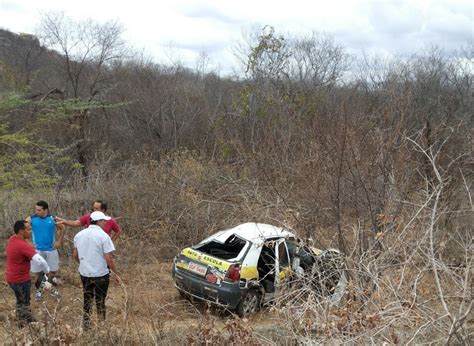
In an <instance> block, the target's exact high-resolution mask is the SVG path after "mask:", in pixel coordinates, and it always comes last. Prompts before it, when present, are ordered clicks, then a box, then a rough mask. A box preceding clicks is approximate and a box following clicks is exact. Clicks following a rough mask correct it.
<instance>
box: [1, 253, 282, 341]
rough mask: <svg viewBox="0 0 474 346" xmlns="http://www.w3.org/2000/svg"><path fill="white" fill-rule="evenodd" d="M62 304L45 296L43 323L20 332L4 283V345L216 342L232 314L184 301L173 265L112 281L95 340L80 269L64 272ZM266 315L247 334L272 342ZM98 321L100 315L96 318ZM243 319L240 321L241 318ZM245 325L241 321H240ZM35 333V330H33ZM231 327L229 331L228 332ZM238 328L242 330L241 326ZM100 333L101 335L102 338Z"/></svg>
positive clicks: (139, 269) (36, 309)
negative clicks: (88, 330) (84, 326)
mask: <svg viewBox="0 0 474 346" xmlns="http://www.w3.org/2000/svg"><path fill="white" fill-rule="evenodd" d="M4 266H5V258H3V260H1V261H0V272H1V273H2V275H3V274H4V271H5V268H4ZM60 276H61V278H62V281H63V283H62V285H61V287H60V292H61V296H62V297H61V299H60V300H59V301H56V300H55V299H54V298H53V297H51V296H50V295H49V294H45V297H44V301H42V302H36V301H34V288H32V294H31V297H32V310H33V314H34V316H35V318H36V319H37V320H38V321H39V322H38V323H36V324H35V325H34V328H36V330H34V331H33V332H32V331H31V330H27V329H26V328H25V329H24V330H18V329H17V328H16V324H15V321H14V316H15V298H14V295H13V292H12V290H11V289H10V288H9V287H8V285H7V284H6V283H5V282H4V283H3V284H2V285H1V288H0V297H1V300H0V320H1V322H2V323H1V325H2V327H0V339H1V340H4V341H5V342H7V343H8V342H11V343H18V342H26V343H28V342H35V340H36V342H40V343H41V342H44V341H45V340H49V341H52V340H53V341H54V340H56V341H59V343H65V344H68V343H82V342H84V343H86V340H88V341H89V342H90V341H97V342H99V340H102V341H104V340H105V341H110V342H111V343H116V342H118V343H128V342H143V343H148V342H154V343H159V344H166V343H183V342H185V343H186V342H189V340H196V338H201V339H202V338H205V339H206V338H207V339H209V338H212V337H213V335H216V336H217V335H220V334H221V333H222V332H226V330H228V328H230V327H226V326H228V324H229V323H231V322H229V321H232V320H235V318H234V317H233V316H232V314H231V313H229V312H226V311H219V310H215V309H209V307H206V306H205V305H203V304H196V303H194V304H191V303H190V302H189V301H188V300H186V299H182V298H181V297H180V295H179V294H178V292H177V290H176V289H175V288H174V286H173V281H172V277H171V263H156V264H147V265H135V266H134V267H133V268H129V269H128V270H126V271H123V272H122V273H121V278H122V280H123V281H122V282H119V283H117V282H112V281H111V286H110V287H109V292H108V296H107V301H106V305H107V321H106V324H105V325H96V326H95V327H93V328H92V333H95V335H88V336H86V335H85V334H84V333H83V332H82V330H81V321H82V302H83V299H82V286H81V282H80V279H79V274H78V272H77V265H75V264H73V263H67V264H66V265H63V267H62V268H61V269H60ZM271 315H272V314H271V312H270V311H268V310H266V311H263V312H261V313H259V314H257V315H255V316H252V317H251V318H250V319H249V320H245V321H244V322H243V323H245V326H243V329H245V330H252V334H255V335H259V338H261V340H266V339H268V340H269V343H272V342H270V339H269V338H273V336H274V331H275V328H276V323H275V321H276V320H275V319H273V318H272V316H271ZM93 318H94V319H93V320H94V321H95V313H94V317H93ZM237 320H238V319H237ZM238 323H240V324H241V323H242V322H238ZM34 328H33V329H34ZM226 328H227V329H226ZM238 328H241V329H242V326H241V325H239V326H238ZM97 333H98V334H97ZM100 334H104V335H100Z"/></svg>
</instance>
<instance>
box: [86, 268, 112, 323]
mask: <svg viewBox="0 0 474 346" xmlns="http://www.w3.org/2000/svg"><path fill="white" fill-rule="evenodd" d="M81 281H82V287H83V292H84V317H83V326H84V328H89V327H90V323H91V322H90V321H91V312H92V305H93V304H94V300H95V305H96V307H97V316H98V317H99V319H102V320H105V298H106V297H107V290H108V289H109V274H107V275H104V276H100V277H96V278H93V277H86V276H82V275H81Z"/></svg>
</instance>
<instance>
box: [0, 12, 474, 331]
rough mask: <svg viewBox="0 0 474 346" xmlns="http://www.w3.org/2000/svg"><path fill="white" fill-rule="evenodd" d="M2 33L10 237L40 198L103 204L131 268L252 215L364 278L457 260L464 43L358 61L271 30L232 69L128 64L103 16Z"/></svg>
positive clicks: (464, 222)
mask: <svg viewBox="0 0 474 346" xmlns="http://www.w3.org/2000/svg"><path fill="white" fill-rule="evenodd" d="M75 25H76V26H75ZM0 35H1V37H2V39H1V40H0V44H1V47H0V69H1V72H2V74H1V78H0V93H1V94H0V97H1V99H0V117H1V120H2V127H0V147H1V148H2V149H1V152H0V168H1V169H0V174H1V176H0V189H1V194H2V200H1V203H2V204H3V206H4V215H3V217H2V218H1V220H0V224H1V225H2V228H3V229H8V228H9V225H10V224H11V223H12V221H13V220H14V219H15V218H16V217H19V215H25V214H26V213H27V212H29V210H30V209H31V208H30V207H31V205H32V203H33V202H34V201H35V200H36V199H38V198H40V197H41V198H42V197H44V196H46V197H45V198H48V199H50V200H51V201H52V202H53V204H52V205H53V207H54V208H55V209H56V211H57V212H58V213H60V214H63V215H64V214H66V216H70V217H75V216H76V215H78V214H79V213H80V212H82V211H83V210H84V208H88V205H89V202H90V201H92V200H93V199H94V198H98V197H100V198H104V199H107V200H108V201H109V203H110V204H111V205H112V210H113V212H114V213H115V214H116V215H119V216H120V217H121V219H120V221H121V223H122V224H123V226H124V228H125V230H126V232H127V233H128V236H129V237H130V239H131V240H133V243H134V246H136V244H137V242H138V244H139V245H140V248H141V249H142V251H143V253H141V254H140V258H142V259H143V258H148V259H154V258H166V259H169V258H171V256H172V255H173V254H174V253H175V251H176V249H178V248H180V247H181V246H183V245H184V244H189V243H194V242H196V241H198V240H200V239H202V238H203V236H204V235H206V234H209V233H211V232H213V231H215V230H217V229H220V228H222V227H228V226H232V225H235V224H236V223H239V222H244V221H249V220H254V221H259V222H267V223H272V224H277V225H284V226H289V227H292V228H294V229H295V230H296V231H297V232H298V233H299V234H300V235H301V236H304V237H308V238H312V239H314V240H315V242H316V244H317V245H318V246H336V247H339V248H340V249H341V250H343V251H344V252H345V253H346V254H348V255H349V254H351V257H350V258H351V259H352V260H353V262H351V261H349V262H348V265H349V266H350V267H351V268H352V269H354V274H353V276H354V279H355V282H358V284H360V285H362V286H364V284H365V283H367V282H368V281H371V282H374V281H376V280H377V278H379V277H380V276H381V275H382V273H383V272H384V271H385V270H386V269H387V266H388V265H394V264H396V263H398V264H402V263H407V262H406V261H415V257H413V256H414V254H415V253H417V252H418V251H420V253H423V254H426V253H429V254H431V255H433V256H436V257H437V256H444V257H443V258H449V260H450V261H451V262H450V263H452V264H453V265H455V264H459V263H464V266H466V262H465V261H466V258H465V252H463V251H464V250H465V249H466V246H471V249H472V221H473V211H474V210H473V204H472V198H471V193H472V183H473V177H474V176H473V173H474V170H473V169H474V160H473V155H472V149H473V138H472V136H473V125H474V123H473V122H474V115H473V114H474V113H473V98H472V93H473V59H474V55H473V53H474V51H473V48H472V45H471V46H469V45H468V46H466V47H460V50H459V51H458V52H449V54H448V52H443V51H441V50H439V49H436V48H432V49H428V50H426V51H424V52H423V53H417V54H415V55H413V56H411V57H408V58H406V57H405V58H399V59H392V60H390V61H388V60H386V61H381V60H380V59H377V58H372V57H364V59H357V58H355V57H351V56H349V55H348V54H347V53H346V52H345V50H344V48H343V47H340V46H338V45H337V44H336V43H335V41H334V40H333V39H332V38H331V37H329V36H325V35H320V34H316V33H314V34H312V35H309V36H307V37H288V36H287V37H283V36H281V35H278V34H277V33H275V31H274V30H273V29H272V28H268V27H266V28H264V29H263V30H262V31H261V32H255V33H254V34H253V35H250V36H249V37H247V39H246V40H245V41H243V42H242V43H241V44H240V46H239V47H238V49H237V54H238V56H239V58H240V59H241V61H242V67H243V70H244V71H245V73H244V74H242V75H241V76H238V77H229V76H219V75H217V74H215V73H213V72H209V73H202V71H193V70H190V69H187V68H185V67H183V66H179V65H177V66H173V67H169V66H161V65H157V64H155V63H153V62H151V61H148V60H147V59H144V58H142V57H140V56H138V55H134V54H131V53H130V52H127V51H126V50H125V48H124V44H123V42H122V41H121V39H120V35H121V28H120V26H119V25H117V24H116V23H113V22H112V23H106V24H104V25H97V24H94V25H91V24H90V23H89V25H82V24H81V25H78V24H74V23H70V22H67V19H65V18H63V17H55V16H50V17H47V18H45V20H44V22H43V27H42V31H41V36H40V38H41V39H42V42H44V44H45V45H44V46H40V44H39V42H38V40H37V39H35V38H32V37H27V38H25V37H19V36H16V35H13V34H11V33H9V32H5V31H0ZM53 49H54V50H53ZM25 135H26V136H27V138H28V140H29V142H20V141H21V140H22V138H23V137H22V136H25ZM12 139H13V140H12ZM25 146H30V147H31V148H34V154H31V153H33V151H28V150H26V151H27V152H29V153H30V155H31V157H30V156H27V157H25V156H21V155H20V156H21V157H20V158H18V157H15V155H18V153H20V152H25ZM59 149H60V150H59ZM32 150H33V149H32ZM53 151H54V154H52V153H53ZM25 158H26V159H27V160H25ZM8 172H10V173H11V172H15V173H14V174H15V175H18V174H23V179H18V180H15V179H12V178H11V177H10V176H9V174H10V173H8ZM41 176H43V177H45V178H47V179H43V180H41V179H39V177H41ZM28 178H30V179H29V180H28ZM25 179H26V182H25ZM21 189H24V190H26V191H27V193H26V194H20V195H19V192H18V191H19V190H21ZM29 208H30V209H29ZM407 231H408V232H407ZM428 231H430V232H431V233H426V232H428ZM428 235H430V237H431V238H430V237H428ZM390 239H391V240H390ZM420 239H424V240H423V241H427V239H431V240H432V241H435V242H436V244H442V246H435V248H433V247H429V246H428V245H429V244H428V243H426V244H425V243H423V242H422V243H420V242H418V241H419V240H420ZM469 239H471V240H470V241H471V243H470V244H471V245H469ZM392 241H393V242H392ZM395 241H397V243H395ZM420 241H421V240H420ZM466 242H467V243H466ZM394 244H397V246H396V247H395V245H394ZM420 244H421V245H420ZM423 244H424V245H423ZM466 244H468V245H466ZM425 245H426V246H428V248H427V250H426V249H425V248H424V247H423V246H425ZM431 245H432V244H431ZM430 249H431V250H430ZM463 249H464V250H463ZM425 250H426V251H425ZM430 251H431V252H430ZM148 255H149V256H148ZM463 256H464V257H463ZM470 258H471V260H470V262H469V265H471V264H472V257H470ZM135 259H136V258H135ZM125 260H129V261H133V260H134V258H127V259H124V261H125ZM375 260H377V261H378V262H377V263H378V264H377V266H374V265H373V263H374V262H373V261H375ZM463 261H464V262H463ZM368 273H369V274H370V275H369V274H368ZM368 278H369V279H368ZM369 286H370V285H369ZM364 287H365V286H364ZM370 287H371V288H370V289H374V288H375V286H370ZM364 292H365V293H366V291H364ZM471 305H472V304H471ZM456 323H457V322H456ZM454 324H455V322H453V325H454ZM453 328H454V327H453ZM456 333H457V332H456ZM456 333H454V332H453V333H452V334H450V335H451V336H450V337H456V335H455V334H456ZM459 340H460V339H459Z"/></svg>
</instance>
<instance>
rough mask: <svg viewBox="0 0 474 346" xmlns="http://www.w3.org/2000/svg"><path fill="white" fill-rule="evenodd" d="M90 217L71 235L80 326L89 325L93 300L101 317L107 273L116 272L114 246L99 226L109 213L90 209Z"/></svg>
mask: <svg viewBox="0 0 474 346" xmlns="http://www.w3.org/2000/svg"><path fill="white" fill-rule="evenodd" d="M90 218H91V224H90V226H89V227H87V228H86V229H83V230H82V231H80V232H79V233H77V234H76V236H75V237H74V253H73V256H74V258H75V259H76V260H77V261H78V262H79V274H80V275H81V281H82V286H83V292H84V316H83V327H84V329H89V328H90V315H91V312H92V305H93V304H94V300H95V304H96V307H97V316H98V318H99V319H102V320H105V298H106V297H107V290H108V288H109V273H110V272H112V273H113V274H115V275H117V269H116V267H115V261H114V258H113V256H112V252H113V251H115V247H114V244H113V242H112V240H111V239H110V237H109V236H108V235H107V233H105V232H104V231H103V230H102V227H104V225H105V224H106V222H107V221H108V220H110V216H106V215H105V214H104V213H102V212H100V211H94V212H93V213H91V215H90ZM109 268H110V270H109Z"/></svg>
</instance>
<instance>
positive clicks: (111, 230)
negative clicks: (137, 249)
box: [55, 200, 122, 241]
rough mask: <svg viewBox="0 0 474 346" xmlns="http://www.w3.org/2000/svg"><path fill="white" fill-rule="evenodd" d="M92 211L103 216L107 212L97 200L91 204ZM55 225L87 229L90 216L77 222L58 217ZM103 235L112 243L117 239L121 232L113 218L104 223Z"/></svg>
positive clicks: (101, 202)
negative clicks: (107, 236) (84, 227)
mask: <svg viewBox="0 0 474 346" xmlns="http://www.w3.org/2000/svg"><path fill="white" fill-rule="evenodd" d="M92 211H93V212H94V211H101V212H102V213H104V214H105V212H106V211H107V203H105V202H103V201H101V200H97V201H94V203H92ZM55 220H56V223H57V224H59V225H60V224H64V225H68V226H72V227H80V226H86V227H89V226H90V224H91V214H90V213H89V214H86V215H83V216H81V217H80V218H79V219H77V220H66V219H62V218H60V217H56V219H55ZM102 229H103V230H104V232H105V233H107V234H108V235H109V237H110V238H111V239H112V241H115V240H116V239H117V237H118V236H119V235H120V233H121V232H122V230H121V229H120V226H119V224H118V223H117V221H116V220H115V219H114V218H111V219H110V220H108V221H107V222H106V224H105V225H104V226H103V227H102Z"/></svg>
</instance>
